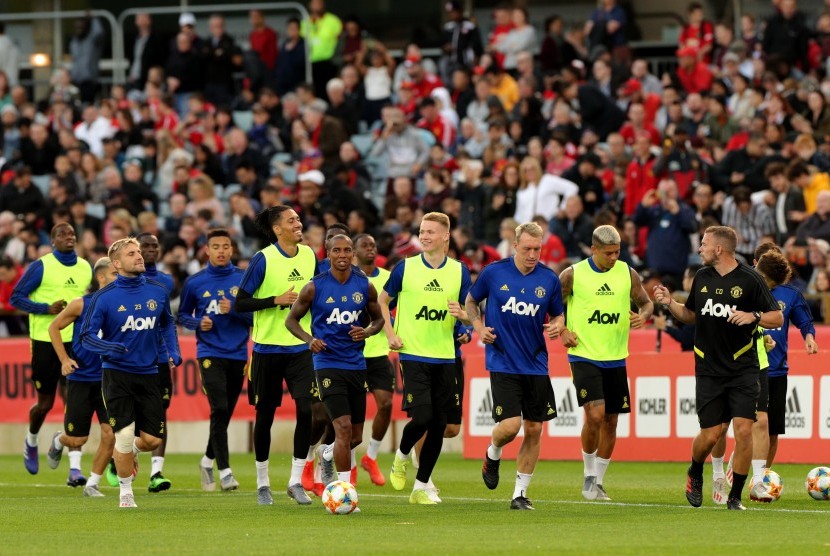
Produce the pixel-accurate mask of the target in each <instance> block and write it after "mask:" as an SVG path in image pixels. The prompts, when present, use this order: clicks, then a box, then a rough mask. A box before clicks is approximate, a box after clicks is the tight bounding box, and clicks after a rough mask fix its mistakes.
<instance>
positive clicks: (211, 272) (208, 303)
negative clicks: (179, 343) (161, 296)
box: [176, 263, 254, 361]
mask: <svg viewBox="0 0 830 556" xmlns="http://www.w3.org/2000/svg"><path fill="white" fill-rule="evenodd" d="M243 274H244V272H243V270H242V269H241V268H237V267H235V266H234V265H233V264H228V265H225V266H213V265H212V264H210V263H208V265H207V267H205V268H204V269H202V270H200V271H199V272H197V273H196V274H194V275H193V276H191V277H189V278H188V279H187V280H186V281H185V283H184V286H183V287H182V295H181V303H180V305H179V314H178V316H177V318H176V320H177V322H178V323H179V324H181V325H182V326H184V327H185V328H188V329H190V330H195V331H196V357H199V358H203V357H216V358H221V359H233V360H237V361H247V359H248V336H249V329H250V327H251V326H252V325H253V322H254V318H253V315H252V314H251V313H237V312H236V311H234V310H233V309H231V312H230V313H226V314H220V313H219V301H221V300H222V298H223V297H224V298H226V299H228V300H230V301H233V298H235V297H236V292H237V291H238V290H239V284H240V283H241V282H242V275H243ZM205 316H208V317H210V318H211V320H212V321H213V327H212V328H211V329H210V330H208V331H207V332H204V331H202V327H201V324H202V317H205Z"/></svg>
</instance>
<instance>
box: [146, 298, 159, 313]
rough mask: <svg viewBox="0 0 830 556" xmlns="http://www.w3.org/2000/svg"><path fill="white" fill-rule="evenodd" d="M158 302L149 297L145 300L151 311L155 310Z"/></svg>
mask: <svg viewBox="0 0 830 556" xmlns="http://www.w3.org/2000/svg"><path fill="white" fill-rule="evenodd" d="M158 306H159V305H158V303H156V300H155V299H150V300H148V301H147V308H148V309H149V310H151V311H155V310H156V308H158Z"/></svg>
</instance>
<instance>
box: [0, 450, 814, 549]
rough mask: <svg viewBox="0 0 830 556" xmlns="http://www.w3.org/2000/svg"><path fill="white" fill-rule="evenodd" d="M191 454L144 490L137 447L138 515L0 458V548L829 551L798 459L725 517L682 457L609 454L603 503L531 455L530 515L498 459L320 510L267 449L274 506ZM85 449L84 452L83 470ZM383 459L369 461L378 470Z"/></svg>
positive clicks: (567, 469) (510, 466) (387, 459)
mask: <svg viewBox="0 0 830 556" xmlns="http://www.w3.org/2000/svg"><path fill="white" fill-rule="evenodd" d="M199 457H200V456H196V455H192V456H185V455H174V456H170V457H168V458H167V460H166V462H165V470H164V471H165V475H166V476H167V477H168V478H170V479H171V480H172V481H173V488H172V489H171V490H170V491H167V492H163V493H159V494H150V493H148V492H147V482H148V472H149V467H150V461H149V459H150V458H149V456H148V455H146V454H142V456H141V469H140V472H139V477H138V479H137V480H136V483H135V484H134V489H135V492H136V502H137V504H138V506H139V507H138V508H137V509H132V510H122V509H120V508H118V507H117V504H118V489H117V488H111V487H109V486H104V487H102V490H103V491H104V492H105V493H106V495H107V496H106V498H96V499H90V498H83V497H82V496H81V489H80V488H79V489H72V488H69V487H67V486H65V484H64V481H65V480H66V473H67V463H66V458H64V461H63V462H62V463H61V467H60V468H59V469H58V470H57V471H53V470H51V469H49V468H48V467H47V466H46V461H45V457H44V455H43V454H41V462H40V467H41V469H40V473H39V474H38V475H35V476H31V475H29V474H28V473H26V471H25V470H24V469H23V465H22V461H21V457H20V456H3V457H0V477H2V479H0V510H2V518H1V519H0V554H2V555H5V554H61V555H64V554H82V553H83V554H103V553H105V552H106V553H110V554H113V553H115V554H174V555H182V554H231V555H234V556H236V555H248V554H338V553H342V554H430V555H437V554H524V553H546V554H551V553H556V554H614V555H619V554H695V555H699V554H730V555H735V554H762V553H764V554H772V553H776V552H777V553H781V554H799V555H800V554H827V553H828V552H830V538H825V537H824V534H823V533H821V531H826V529H824V527H826V526H827V523H828V519H830V502H817V501H814V500H812V499H811V498H809V496H808V495H807V494H806V492H805V490H804V477H805V476H806V474H807V472H808V471H809V470H810V468H811V467H812V466H810V465H780V466H777V467H776V468H775V470H776V471H778V473H779V474H780V475H781V476H782V478H783V480H784V495H783V497H782V498H781V500H779V501H778V502H776V503H774V504H770V505H767V504H756V503H751V502H749V500H748V493H747V491H746V490H745V492H744V503H745V504H746V505H747V507H749V509H750V511H747V512H728V511H727V510H726V509H725V507H723V506H715V505H714V503H712V501H711V496H710V494H711V492H710V490H711V480H710V477H711V468H710V467H709V466H708V465H707V466H706V469H705V472H704V478H705V484H704V494H705V498H704V506H703V507H702V508H699V509H694V508H691V507H690V506H689V505H688V504H687V503H686V500H685V497H684V495H683V488H684V485H685V470H686V465H685V464H678V463H673V464H669V463H620V462H612V464H611V467H610V468H609V471H608V475H607V476H606V479H605V487H606V490H607V491H608V493H609V495H610V496H611V498H612V499H613V501H612V502H610V503H609V502H586V501H585V500H583V499H582V497H581V494H580V486H581V483H582V464H581V463H578V462H541V463H540V464H539V465H538V467H537V468H536V472H535V474H534V477H533V483H532V484H531V488H530V492H529V493H528V495H529V497H530V498H531V499H532V500H533V502H534V504H535V506H536V511H533V512H519V511H511V510H509V509H508V508H509V499H510V497H511V495H512V492H513V477H514V473H515V465H514V463H513V462H512V461H505V462H504V463H503V465H502V473H501V484H500V485H499V487H498V489H497V490H495V491H489V490H487V489H486V487H485V486H484V484H483V483H482V480H481V464H480V462H479V461H470V460H463V459H462V458H461V457H460V456H457V455H446V454H445V455H443V456H442V457H441V459H440V460H439V462H438V467H437V469H436V472H435V474H434V480H435V483H436V484H437V486H438V487H439V488H440V489H441V496H442V498H443V499H444V502H443V503H442V504H441V505H439V506H411V505H410V504H409V503H408V494H409V488H411V484H412V481H414V472H413V470H411V469H410V473H409V479H410V483H409V485H408V487H407V489H405V490H404V491H403V492H395V491H393V490H392V489H391V487H390V486H389V485H388V484H387V486H385V487H376V486H374V485H372V484H371V483H370V482H369V479H368V476H367V474H366V473H364V472H363V471H362V470H361V473H360V476H359V482H358V489H357V490H358V494H359V497H360V507H361V510H362V511H361V513H360V514H354V515H348V516H334V515H328V514H327V513H326V512H325V510H324V509H323V507H322V505H321V504H320V502H319V500H318V499H317V498H314V497H313V499H314V504H313V505H311V506H308V507H300V506H297V504H296V503H294V502H293V501H292V500H289V499H288V498H287V497H286V496H285V482H286V481H287V478H288V474H289V466H290V456H289V455H286V454H274V455H273V456H272V459H271V484H272V490H273V492H274V498H275V503H274V505H273V506H270V507H262V506H257V505H256V495H255V491H256V489H255V485H256V482H255V470H254V464H253V455H250V454H244V455H242V454H234V455H233V456H232V464H233V468H234V474H235V476H236V477H237V479H238V480H239V482H240V484H241V488H240V490H238V491H236V492H230V493H223V492H211V493H209V492H202V491H201V490H200V486H199V475H198V462H199ZM89 463H90V457H89V456H84V471H88V469H89ZM390 466H391V456H388V455H385V456H381V469H383V470H384V471H385V470H388V469H389V467H390Z"/></svg>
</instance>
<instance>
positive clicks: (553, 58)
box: [539, 15, 565, 74]
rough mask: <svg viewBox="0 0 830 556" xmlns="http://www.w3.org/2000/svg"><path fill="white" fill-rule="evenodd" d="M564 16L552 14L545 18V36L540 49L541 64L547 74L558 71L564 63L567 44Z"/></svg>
mask: <svg viewBox="0 0 830 556" xmlns="http://www.w3.org/2000/svg"><path fill="white" fill-rule="evenodd" d="M564 29H565V27H564V24H563V20H562V16H559V15H552V16H549V17H547V18H546V19H545V25H544V30H545V38H544V39H543V40H542V46H541V48H540V50H539V64H540V65H541V67H542V71H543V72H545V73H547V74H552V73H555V72H558V71H559V70H560V69H562V66H563V65H564V63H563V60H562V55H563V47H564V44H565V36H564Z"/></svg>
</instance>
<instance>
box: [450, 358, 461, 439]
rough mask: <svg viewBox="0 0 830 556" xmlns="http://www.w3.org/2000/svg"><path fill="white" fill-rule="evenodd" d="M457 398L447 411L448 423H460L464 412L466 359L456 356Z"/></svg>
mask: <svg viewBox="0 0 830 556" xmlns="http://www.w3.org/2000/svg"><path fill="white" fill-rule="evenodd" d="M455 389H456V392H455V398H454V400H453V402H452V406H451V407H450V409H449V410H448V411H447V424H448V425H460V424H461V417H462V415H463V413H464V361H463V360H462V359H461V358H460V357H456V358H455Z"/></svg>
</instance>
